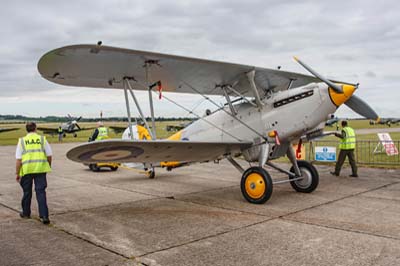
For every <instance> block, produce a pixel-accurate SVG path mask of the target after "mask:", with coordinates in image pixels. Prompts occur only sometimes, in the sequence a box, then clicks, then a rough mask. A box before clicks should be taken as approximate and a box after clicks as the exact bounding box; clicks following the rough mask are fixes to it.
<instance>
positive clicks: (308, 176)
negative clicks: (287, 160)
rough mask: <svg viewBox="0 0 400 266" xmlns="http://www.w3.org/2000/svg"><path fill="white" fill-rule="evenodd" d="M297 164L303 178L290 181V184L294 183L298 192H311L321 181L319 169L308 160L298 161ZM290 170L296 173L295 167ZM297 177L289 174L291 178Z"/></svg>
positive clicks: (293, 185)
mask: <svg viewBox="0 0 400 266" xmlns="http://www.w3.org/2000/svg"><path fill="white" fill-rule="evenodd" d="M297 165H298V166H299V169H300V172H301V176H302V177H303V178H302V179H299V180H294V181H290V185H292V187H293V189H294V190H296V191H297V192H303V193H311V192H313V191H314V190H315V189H316V188H317V187H318V183H319V175H318V171H317V169H315V167H314V165H312V164H311V163H309V162H307V161H297ZM290 172H292V173H294V168H293V166H292V168H290ZM294 178H296V177H291V176H289V179H294Z"/></svg>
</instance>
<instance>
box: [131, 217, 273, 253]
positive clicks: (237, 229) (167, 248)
mask: <svg viewBox="0 0 400 266" xmlns="http://www.w3.org/2000/svg"><path fill="white" fill-rule="evenodd" d="M274 219H275V218H268V219H264V220H262V221H258V222H255V223H251V224H247V225H244V226H240V227H236V228H232V229H231V230H225V231H223V232H219V233H216V234H212V235H208V236H204V237H200V238H197V239H194V240H191V241H187V242H184V243H180V244H176V245H172V246H169V247H166V248H162V249H158V250H154V251H150V252H147V253H144V254H142V255H140V256H138V257H139V258H142V257H145V256H148V255H151V254H154V253H157V252H162V251H166V250H170V249H173V248H177V247H182V246H186V245H189V244H193V243H197V242H200V241H202V240H206V239H209V238H214V237H218V236H221V235H225V234H228V233H231V232H235V231H239V230H242V229H245V228H249V227H252V226H255V225H258V224H262V223H265V222H268V221H271V220H274Z"/></svg>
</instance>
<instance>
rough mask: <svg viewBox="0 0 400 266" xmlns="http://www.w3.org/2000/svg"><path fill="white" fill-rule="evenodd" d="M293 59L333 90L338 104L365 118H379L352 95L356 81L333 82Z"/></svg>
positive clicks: (366, 105)
mask: <svg viewBox="0 0 400 266" xmlns="http://www.w3.org/2000/svg"><path fill="white" fill-rule="evenodd" d="M294 60H296V61H297V62H298V63H299V64H300V65H302V66H303V67H304V68H305V69H306V70H307V71H308V72H310V73H311V74H312V75H313V76H315V77H316V78H318V79H320V80H321V81H323V82H324V83H326V84H327V85H328V86H329V88H331V89H332V90H333V91H334V92H335V93H332V94H334V95H335V96H336V97H337V105H338V106H339V105H340V104H342V103H344V104H346V105H347V106H348V107H349V108H350V109H352V110H353V111H354V112H356V113H357V114H359V115H361V116H363V117H365V118H368V119H373V120H379V116H378V114H377V113H376V112H375V111H374V110H373V109H372V108H371V107H370V106H369V105H368V104H367V103H366V102H364V101H363V100H361V98H359V97H357V96H356V95H353V93H354V91H355V90H356V89H358V85H359V84H358V83H357V84H356V85H350V84H338V83H334V82H332V81H330V80H329V79H327V78H325V77H324V76H322V75H321V74H319V73H318V72H316V71H315V70H313V69H312V68H311V67H309V66H308V65H307V64H305V63H304V62H302V61H301V60H300V59H298V58H297V57H294ZM329 93H331V92H329ZM332 94H331V95H332ZM335 103H336V102H335Z"/></svg>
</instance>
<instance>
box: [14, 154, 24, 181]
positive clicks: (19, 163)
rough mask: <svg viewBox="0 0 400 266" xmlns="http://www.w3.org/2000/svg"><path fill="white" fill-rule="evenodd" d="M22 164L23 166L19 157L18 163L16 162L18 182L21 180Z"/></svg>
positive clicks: (16, 178)
mask: <svg viewBox="0 0 400 266" xmlns="http://www.w3.org/2000/svg"><path fill="white" fill-rule="evenodd" d="M21 166H22V160H21V159H17V161H16V163H15V175H16V177H15V180H16V181H17V182H19V181H20V179H21V177H20V176H19V171H20V170H21Z"/></svg>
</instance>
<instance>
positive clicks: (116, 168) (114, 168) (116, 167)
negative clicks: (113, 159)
mask: <svg viewBox="0 0 400 266" xmlns="http://www.w3.org/2000/svg"><path fill="white" fill-rule="evenodd" d="M110 168H111V171H117V170H118V166H111V167H110Z"/></svg>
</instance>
